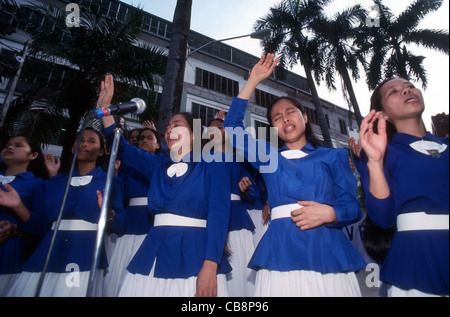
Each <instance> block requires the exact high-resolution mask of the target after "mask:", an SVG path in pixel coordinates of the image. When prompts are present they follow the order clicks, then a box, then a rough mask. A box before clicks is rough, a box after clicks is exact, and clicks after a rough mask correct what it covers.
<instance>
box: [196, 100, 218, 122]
mask: <svg viewBox="0 0 450 317" xmlns="http://www.w3.org/2000/svg"><path fill="white" fill-rule="evenodd" d="M217 112H219V110H218V109H216V108H211V107H208V106H204V105H201V104H198V103H195V102H193V103H192V111H191V113H192V116H193V117H194V118H195V119H200V120H201V121H202V126H204V127H206V126H207V125H208V123H209V122H210V121H211V120H212V119H214V116H215V115H216V113H217Z"/></svg>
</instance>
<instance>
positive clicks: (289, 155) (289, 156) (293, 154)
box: [281, 150, 308, 160]
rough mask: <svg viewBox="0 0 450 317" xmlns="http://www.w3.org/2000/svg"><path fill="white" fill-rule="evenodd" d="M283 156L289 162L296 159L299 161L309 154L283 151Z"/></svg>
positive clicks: (297, 151)
mask: <svg viewBox="0 0 450 317" xmlns="http://www.w3.org/2000/svg"><path fill="white" fill-rule="evenodd" d="M281 155H283V156H284V157H285V158H287V159H288V160H294V159H299V158H302V157H305V156H307V155H308V154H307V153H305V152H303V151H301V150H287V151H282V152H281Z"/></svg>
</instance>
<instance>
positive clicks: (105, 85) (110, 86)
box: [97, 74, 114, 108]
mask: <svg viewBox="0 0 450 317" xmlns="http://www.w3.org/2000/svg"><path fill="white" fill-rule="evenodd" d="M113 95H114V79H113V76H112V75H111V74H108V75H106V76H105V80H104V81H102V82H101V84H100V94H99V96H98V101H97V103H98V105H99V106H100V107H101V108H106V107H109V105H110V104H111V100H112V97H113Z"/></svg>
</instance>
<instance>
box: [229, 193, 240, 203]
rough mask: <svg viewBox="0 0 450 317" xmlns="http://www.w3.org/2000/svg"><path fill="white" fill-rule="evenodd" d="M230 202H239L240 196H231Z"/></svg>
mask: <svg viewBox="0 0 450 317" xmlns="http://www.w3.org/2000/svg"><path fill="white" fill-rule="evenodd" d="M231 200H237V201H240V200H241V196H239V195H236V194H231Z"/></svg>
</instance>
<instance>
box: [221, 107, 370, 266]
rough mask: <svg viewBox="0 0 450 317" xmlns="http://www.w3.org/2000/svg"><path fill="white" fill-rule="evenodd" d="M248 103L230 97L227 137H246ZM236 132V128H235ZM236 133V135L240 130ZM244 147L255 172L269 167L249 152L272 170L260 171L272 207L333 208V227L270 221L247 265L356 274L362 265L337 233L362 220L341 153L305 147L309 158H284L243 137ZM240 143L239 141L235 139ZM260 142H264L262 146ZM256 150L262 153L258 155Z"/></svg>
mask: <svg viewBox="0 0 450 317" xmlns="http://www.w3.org/2000/svg"><path fill="white" fill-rule="evenodd" d="M247 104H248V100H243V99H239V98H234V99H233V103H232V104H231V107H230V110H229V112H228V114H227V117H226V119H225V122H224V126H225V128H226V130H227V133H228V135H233V134H236V133H245V134H248V133H246V132H245V131H244V130H243V129H244V127H243V119H244V116H245V111H246V107H247ZM236 128H240V129H236ZM239 131H241V132H239ZM247 137H248V139H247V140H248V143H247V145H246V146H243V142H237V144H236V145H235V146H236V147H237V149H238V150H240V151H242V152H243V153H244V155H245V157H246V159H247V160H248V161H249V162H250V163H251V164H252V165H253V166H254V167H255V168H256V169H260V167H261V166H263V165H268V164H269V165H270V164H273V161H269V162H267V163H264V162H266V161H267V158H262V157H261V156H260V155H255V154H254V153H252V151H255V150H254V149H261V148H263V149H266V154H268V155H269V157H270V159H271V160H274V159H275V160H277V166H276V169H271V172H270V173H263V174H262V176H263V178H264V180H265V184H266V187H267V193H268V203H269V206H270V207H271V209H273V208H275V207H279V206H282V205H287V204H295V203H297V202H298V201H315V202H317V203H321V204H327V205H330V206H332V207H333V208H334V210H335V213H336V217H337V223H335V224H333V225H327V226H320V227H318V228H314V229H310V230H306V231H302V230H300V229H299V228H298V227H297V226H296V225H295V223H294V222H293V221H292V220H291V218H281V219H276V220H274V221H271V223H270V225H269V227H268V229H267V231H266V233H265V234H264V236H263V238H262V239H261V241H260V243H259V245H258V247H257V249H256V250H255V253H254V255H253V257H252V259H251V261H250V263H249V267H251V268H254V269H260V268H264V269H268V270H276V271H291V270H312V271H317V272H321V273H337V272H346V271H355V270H358V269H361V268H363V267H364V266H365V262H364V260H363V259H362V257H361V256H360V255H359V253H358V252H357V251H356V249H355V248H354V246H353V245H352V244H351V243H350V241H349V240H348V238H347V237H346V236H345V234H344V232H343V231H342V227H344V226H346V225H348V224H350V223H353V222H356V221H358V220H359V219H360V217H361V208H360V204H359V201H358V199H357V198H356V184H355V181H354V178H353V174H352V171H351V169H350V165H349V160H348V156H347V151H346V150H339V149H331V148H325V147H317V148H315V147H313V146H312V145H311V144H309V143H308V144H307V145H306V146H305V147H304V148H303V149H302V151H304V152H306V153H307V154H308V156H306V157H304V158H301V159H294V160H288V159H286V158H284V157H283V156H282V155H281V151H282V150H285V149H286V148H282V149H278V148H274V147H273V146H271V145H270V144H268V143H267V142H266V141H265V140H255V139H254V138H252V137H251V136H250V135H247ZM238 139H239V138H238ZM261 143H263V144H261ZM257 152H261V151H257Z"/></svg>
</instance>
